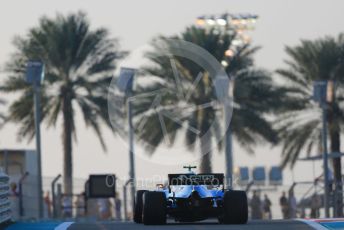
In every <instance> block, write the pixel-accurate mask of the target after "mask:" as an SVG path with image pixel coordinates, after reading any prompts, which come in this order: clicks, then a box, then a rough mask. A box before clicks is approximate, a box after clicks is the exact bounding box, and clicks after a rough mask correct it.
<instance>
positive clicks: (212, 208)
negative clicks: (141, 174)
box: [134, 166, 248, 225]
mask: <svg viewBox="0 0 344 230" xmlns="http://www.w3.org/2000/svg"><path fill="white" fill-rule="evenodd" d="M184 168H188V169H189V171H188V173H185V174H169V175H168V181H169V184H168V186H167V188H163V187H162V188H160V189H157V190H155V191H147V190H138V191H137V192H136V197H135V207H134V221H135V222H136V223H143V224H145V225H162V224H166V219H167V217H170V218H173V219H174V220H175V221H179V222H193V221H201V220H205V219H207V218H217V219H218V221H219V222H220V223H223V224H246V223H247V219H248V204H247V196H246V193H245V192H244V191H234V190H230V189H225V187H224V174H222V173H213V174H195V173H194V172H192V171H191V168H195V167H190V166H188V167H184Z"/></svg>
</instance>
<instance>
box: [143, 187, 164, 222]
mask: <svg viewBox="0 0 344 230" xmlns="http://www.w3.org/2000/svg"><path fill="white" fill-rule="evenodd" d="M166 206H167V205H166V197H165V193H163V192H145V193H144V195H143V217H142V220H143V224H145V225H160V224H166Z"/></svg>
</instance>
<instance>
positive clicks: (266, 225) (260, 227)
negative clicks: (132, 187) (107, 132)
mask: <svg viewBox="0 0 344 230" xmlns="http://www.w3.org/2000/svg"><path fill="white" fill-rule="evenodd" d="M81 229H85V230H96V229H102V230H110V229H112V230H113V229H119V230H161V229H164V230H232V229H233V230H234V229H235V230H236V229H240V230H245V229H252V230H272V229H277V230H290V229H297V230H311V229H313V228H311V227H309V226H308V225H306V224H304V223H302V222H299V221H251V222H249V223H248V224H247V225H220V224H218V223H215V222H202V223H196V224H195V223H192V224H179V223H177V224H175V223H169V224H167V225H164V226H145V225H138V224H133V223H116V224H114V223H96V224H73V225H71V226H70V227H69V228H68V230H81Z"/></svg>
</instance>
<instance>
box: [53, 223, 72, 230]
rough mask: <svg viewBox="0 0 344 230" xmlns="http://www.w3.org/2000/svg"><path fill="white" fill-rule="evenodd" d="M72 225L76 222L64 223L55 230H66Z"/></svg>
mask: <svg viewBox="0 0 344 230" xmlns="http://www.w3.org/2000/svg"><path fill="white" fill-rule="evenodd" d="M72 224H74V222H63V223H62V224H60V225H58V226H57V227H56V228H54V230H66V229H67V228H68V227H69V226H71V225H72Z"/></svg>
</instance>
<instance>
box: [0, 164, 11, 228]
mask: <svg viewBox="0 0 344 230" xmlns="http://www.w3.org/2000/svg"><path fill="white" fill-rule="evenodd" d="M9 179H10V178H9V177H8V175H6V174H5V173H3V172H1V171H0V224H2V223H5V222H6V221H9V220H11V202H10V200H9V196H10V186H9Z"/></svg>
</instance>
